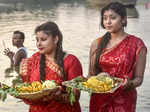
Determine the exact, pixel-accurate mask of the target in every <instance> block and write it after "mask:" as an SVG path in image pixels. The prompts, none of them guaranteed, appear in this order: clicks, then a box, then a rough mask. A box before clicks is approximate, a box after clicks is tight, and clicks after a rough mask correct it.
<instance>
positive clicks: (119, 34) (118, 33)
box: [111, 30, 127, 40]
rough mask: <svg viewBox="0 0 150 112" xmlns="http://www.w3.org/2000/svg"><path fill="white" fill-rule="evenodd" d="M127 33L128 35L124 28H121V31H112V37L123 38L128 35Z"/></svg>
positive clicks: (113, 38)
mask: <svg viewBox="0 0 150 112" xmlns="http://www.w3.org/2000/svg"><path fill="white" fill-rule="evenodd" d="M126 35H127V33H126V32H124V30H120V31H119V32H115V33H111V39H112V40H115V39H123V38H125V37H126Z"/></svg>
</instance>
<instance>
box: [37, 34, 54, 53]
mask: <svg viewBox="0 0 150 112" xmlns="http://www.w3.org/2000/svg"><path fill="white" fill-rule="evenodd" d="M36 45H37V48H38V49H39V52H40V53H41V54H46V55H47V54H51V53H52V52H53V51H55V50H56V46H57V45H56V42H55V39H54V38H53V37H52V35H47V34H46V33H44V32H43V31H39V32H37V33H36Z"/></svg>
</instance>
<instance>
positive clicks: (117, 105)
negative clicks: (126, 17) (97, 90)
mask: <svg viewBox="0 0 150 112" xmlns="http://www.w3.org/2000/svg"><path fill="white" fill-rule="evenodd" d="M143 47H145V45H144V43H143V41H142V40H141V39H139V38H137V37H135V36H133V35H128V36H127V37H126V38H125V39H124V40H122V41H121V42H120V43H119V44H118V45H116V46H115V47H113V48H111V49H104V51H103V53H102V55H101V56H100V59H99V66H100V67H101V69H102V71H103V72H107V73H109V74H110V75H111V76H114V77H119V78H123V77H124V76H128V77H129V78H130V79H132V78H133V77H134V68H135V65H136V60H137V55H138V53H139V52H140V50H141V48H143ZM136 99H137V92H136V89H134V90H130V91H125V90H122V88H119V89H118V90H117V91H115V92H114V93H111V94H92V96H91V99H90V112H135V109H136Z"/></svg>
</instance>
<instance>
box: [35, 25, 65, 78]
mask: <svg viewBox="0 0 150 112" xmlns="http://www.w3.org/2000/svg"><path fill="white" fill-rule="evenodd" d="M39 31H43V32H44V33H45V34H47V35H52V37H53V38H56V36H58V43H57V48H56V55H55V61H56V63H57V64H58V66H59V67H60V70H61V72H62V78H63V80H66V75H65V71H64V63H63V62H64V56H65V54H66V53H65V52H64V51H63V47H62V41H63V36H62V33H61V31H60V30H59V28H58V26H57V24H56V23H54V22H46V23H43V24H42V25H40V26H38V27H37V28H36V29H35V34H36V33H37V32H39ZM40 80H42V81H44V80H45V56H44V55H43V54H41V56H40Z"/></svg>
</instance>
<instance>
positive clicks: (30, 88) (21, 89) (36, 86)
mask: <svg viewBox="0 0 150 112" xmlns="http://www.w3.org/2000/svg"><path fill="white" fill-rule="evenodd" d="M15 88H16V90H17V92H18V93H33V92H37V91H41V90H42V89H43V88H42V84H41V83H40V82H38V81H34V82H32V83H31V84H26V83H24V84H22V85H20V86H16V87H15Z"/></svg>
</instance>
